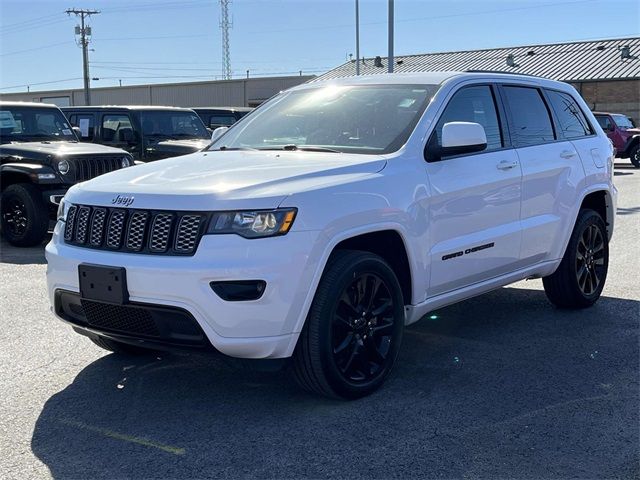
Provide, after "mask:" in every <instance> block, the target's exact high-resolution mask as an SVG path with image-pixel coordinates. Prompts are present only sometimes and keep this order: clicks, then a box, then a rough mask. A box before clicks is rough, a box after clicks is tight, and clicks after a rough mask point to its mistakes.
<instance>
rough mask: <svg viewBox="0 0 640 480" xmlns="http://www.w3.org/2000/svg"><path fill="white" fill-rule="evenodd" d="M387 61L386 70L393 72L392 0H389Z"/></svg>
mask: <svg viewBox="0 0 640 480" xmlns="http://www.w3.org/2000/svg"><path fill="white" fill-rule="evenodd" d="M387 62H388V63H389V65H388V67H387V71H388V72H389V73H393V64H394V60H393V0H389V55H388V58H387Z"/></svg>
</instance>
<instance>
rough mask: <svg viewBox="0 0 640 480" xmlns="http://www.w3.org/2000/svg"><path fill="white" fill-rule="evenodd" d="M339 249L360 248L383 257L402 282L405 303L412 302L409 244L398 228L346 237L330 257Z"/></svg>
mask: <svg viewBox="0 0 640 480" xmlns="http://www.w3.org/2000/svg"><path fill="white" fill-rule="evenodd" d="M339 250H360V251H364V252H370V253H373V254H375V255H378V256H380V257H382V258H383V259H384V260H385V261H386V262H387V263H388V264H389V266H390V267H391V269H392V270H393V272H394V273H395V275H396V278H397V279H398V282H399V283H400V288H401V290H402V297H403V300H404V304H405V305H410V304H411V300H412V288H413V281H412V276H411V264H410V262H409V255H408V251H407V246H406V244H405V242H404V239H403V237H402V235H401V234H400V233H399V232H398V231H397V230H394V229H384V230H376V231H372V232H367V233H361V234H357V235H354V236H351V237H348V238H345V239H343V240H341V241H340V242H338V243H337V244H336V245H335V246H334V247H333V249H332V250H331V254H330V255H329V257H330V256H331V255H332V254H333V253H334V252H336V251H339ZM327 260H328V259H327ZM324 269H326V262H325V265H324V267H323V272H324Z"/></svg>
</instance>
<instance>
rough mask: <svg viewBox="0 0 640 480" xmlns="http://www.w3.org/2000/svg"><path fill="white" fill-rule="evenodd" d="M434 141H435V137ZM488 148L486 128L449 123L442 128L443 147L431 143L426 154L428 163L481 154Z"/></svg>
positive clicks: (465, 123) (463, 123)
mask: <svg viewBox="0 0 640 480" xmlns="http://www.w3.org/2000/svg"><path fill="white" fill-rule="evenodd" d="M432 140H435V135H433V137H432ZM486 148H487V135H486V133H485V131H484V127H483V126H482V125H480V124H479V123H474V122H449V123H445V124H444V126H443V127H442V146H439V145H437V142H435V141H430V142H429V144H428V146H427V151H426V152H425V153H426V154H427V155H426V158H427V161H431V162H434V161H438V160H440V159H441V158H442V157H448V156H451V155H464V154H465V153H473V152H481V151H482V150H484V149H486Z"/></svg>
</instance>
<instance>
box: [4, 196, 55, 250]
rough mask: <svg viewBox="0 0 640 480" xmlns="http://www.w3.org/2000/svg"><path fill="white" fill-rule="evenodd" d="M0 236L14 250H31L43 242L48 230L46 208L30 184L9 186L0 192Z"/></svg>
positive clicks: (47, 209)
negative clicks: (15, 248) (0, 227)
mask: <svg viewBox="0 0 640 480" xmlns="http://www.w3.org/2000/svg"><path fill="white" fill-rule="evenodd" d="M0 204H1V205H0V210H1V211H2V235H3V236H4V237H5V238H6V239H7V241H8V242H9V243H11V244H12V245H15V246H16V247H32V246H34V245H39V244H40V243H42V241H43V240H44V238H45V236H46V235H47V231H48V229H49V208H48V206H47V205H46V204H45V202H44V200H43V199H42V194H41V193H40V190H38V189H37V188H36V187H35V186H34V185H31V184H30V183H16V184H13V185H9V186H8V187H7V188H6V189H5V190H3V192H2V198H1V200H0Z"/></svg>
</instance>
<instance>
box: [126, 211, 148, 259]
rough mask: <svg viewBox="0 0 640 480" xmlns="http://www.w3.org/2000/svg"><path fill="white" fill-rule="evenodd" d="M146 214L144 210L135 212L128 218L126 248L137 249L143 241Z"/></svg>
mask: <svg viewBox="0 0 640 480" xmlns="http://www.w3.org/2000/svg"><path fill="white" fill-rule="evenodd" d="M147 218H148V214H147V212H145V211H140V212H135V213H134V214H133V215H131V218H130V219H129V228H128V229H127V248H128V249H129V250H135V251H138V250H140V249H141V248H142V244H143V242H144V230H145V227H146V226H147Z"/></svg>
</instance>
